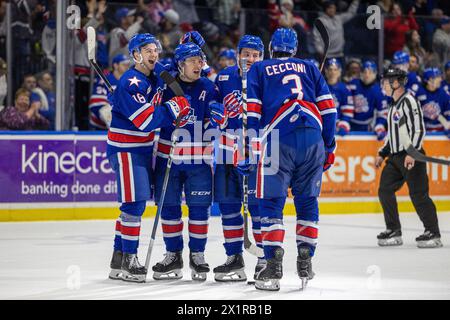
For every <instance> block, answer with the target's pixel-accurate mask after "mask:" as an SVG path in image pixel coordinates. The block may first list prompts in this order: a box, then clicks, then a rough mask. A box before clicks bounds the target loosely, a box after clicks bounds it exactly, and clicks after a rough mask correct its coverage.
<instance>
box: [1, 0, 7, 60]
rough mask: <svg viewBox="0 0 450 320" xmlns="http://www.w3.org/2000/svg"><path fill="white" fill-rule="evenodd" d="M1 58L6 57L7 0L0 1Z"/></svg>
mask: <svg viewBox="0 0 450 320" xmlns="http://www.w3.org/2000/svg"><path fill="white" fill-rule="evenodd" d="M0 58H3V59H6V1H0Z"/></svg>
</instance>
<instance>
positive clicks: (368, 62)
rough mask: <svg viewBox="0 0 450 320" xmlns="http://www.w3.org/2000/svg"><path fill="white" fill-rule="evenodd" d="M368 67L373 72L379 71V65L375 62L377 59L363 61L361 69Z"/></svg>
mask: <svg viewBox="0 0 450 320" xmlns="http://www.w3.org/2000/svg"><path fill="white" fill-rule="evenodd" d="M366 69H370V70H372V71H373V72H375V73H377V70H378V67H377V64H376V63H375V61H372V60H366V61H364V62H363V64H362V67H361V70H363V71H364V70H366Z"/></svg>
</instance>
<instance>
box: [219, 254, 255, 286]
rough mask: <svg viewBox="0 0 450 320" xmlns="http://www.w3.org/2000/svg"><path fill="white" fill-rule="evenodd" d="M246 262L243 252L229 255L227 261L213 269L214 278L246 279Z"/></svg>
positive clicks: (235, 280) (227, 279) (225, 280)
mask: <svg viewBox="0 0 450 320" xmlns="http://www.w3.org/2000/svg"><path fill="white" fill-rule="evenodd" d="M244 269H245V264H244V258H243V257H242V253H239V254H235V255H232V256H228V257H227V261H226V262H225V263H224V264H222V265H220V266H218V267H215V268H214V269H213V272H214V280H216V281H218V282H238V281H246V280H247V276H246V275H245V271H244Z"/></svg>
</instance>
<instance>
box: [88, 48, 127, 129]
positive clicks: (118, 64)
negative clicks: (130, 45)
mask: <svg viewBox="0 0 450 320" xmlns="http://www.w3.org/2000/svg"><path fill="white" fill-rule="evenodd" d="M112 66H113V71H112V72H111V73H109V74H107V75H106V78H107V79H108V81H109V83H110V84H111V86H112V88H113V90H115V89H116V87H117V84H118V83H119V80H120V77H122V75H123V74H124V73H125V72H126V71H127V70H128V68H129V67H130V57H127V56H126V55H124V54H118V55H117V56H115V57H114V58H113V60H112ZM92 92H93V94H92V95H91V98H90V99H89V124H90V126H91V127H92V128H93V129H96V130H107V129H108V128H109V126H110V124H111V104H110V102H109V101H108V88H107V87H106V84H105V83H104V81H103V80H102V79H101V78H97V79H96V81H95V83H94V88H93V90H92Z"/></svg>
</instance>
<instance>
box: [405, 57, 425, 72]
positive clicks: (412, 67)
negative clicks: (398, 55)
mask: <svg viewBox="0 0 450 320" xmlns="http://www.w3.org/2000/svg"><path fill="white" fill-rule="evenodd" d="M421 69H422V68H421V65H420V63H419V57H418V56H417V55H416V54H414V53H413V54H411V55H410V56H409V68H408V71H409V72H415V73H416V74H418V73H420V71H421Z"/></svg>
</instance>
